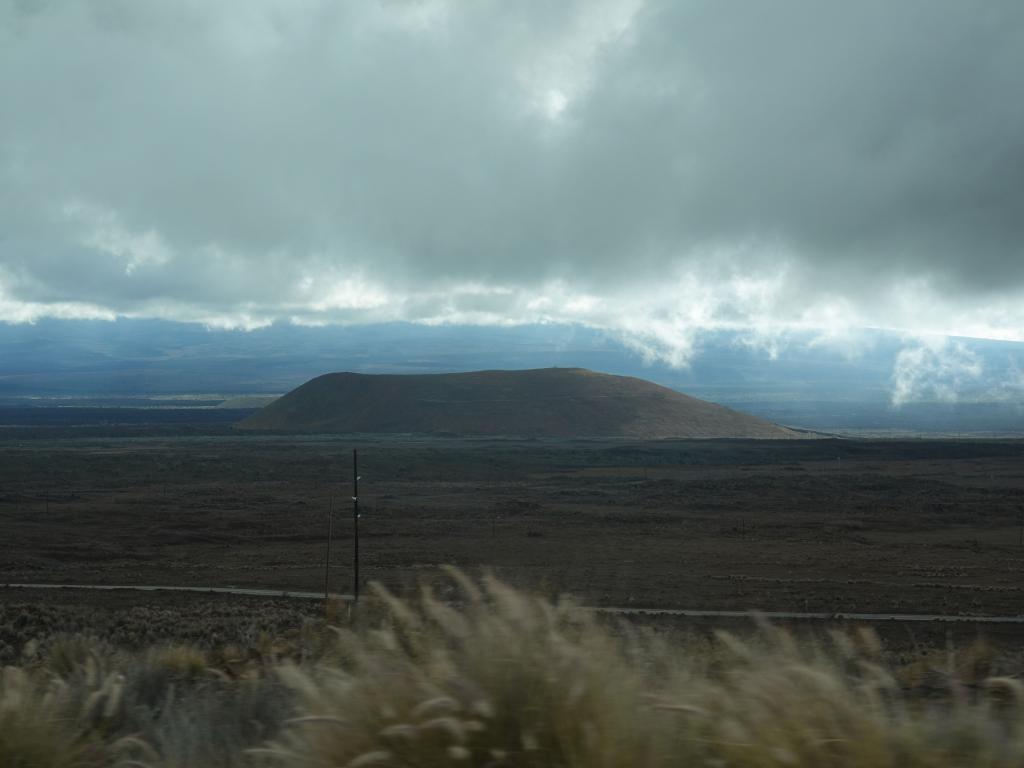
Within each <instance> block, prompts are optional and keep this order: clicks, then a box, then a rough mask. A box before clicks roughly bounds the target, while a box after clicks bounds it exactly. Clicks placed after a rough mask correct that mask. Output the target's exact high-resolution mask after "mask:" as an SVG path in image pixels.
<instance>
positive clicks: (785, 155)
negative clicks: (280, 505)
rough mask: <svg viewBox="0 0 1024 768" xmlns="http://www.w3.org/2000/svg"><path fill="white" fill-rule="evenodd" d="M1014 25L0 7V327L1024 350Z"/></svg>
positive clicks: (36, 1) (467, 7) (890, 15)
mask: <svg viewBox="0 0 1024 768" xmlns="http://www.w3.org/2000/svg"><path fill="white" fill-rule="evenodd" d="M1021 72H1024V4H1021V3H1020V2H1017V0H990V1H989V2H986V3H983V4H980V5H979V4H968V3H962V2H959V1H958V0H905V1H904V2H900V3H891V2H882V0H862V1H861V2H856V3H841V2H820V1H819V0H785V2H780V3H754V4H749V3H743V4H739V3H730V2H719V1H718V0H714V1H712V0H707V1H704V2H698V1H693V0H691V1H688V2H687V1H684V2H674V1H673V2H669V1H668V0H666V1H665V2H659V1H657V0H600V1H593V0H577V2H561V3H543V2H524V3H505V2H499V1H498V0H491V1H490V2H476V3H455V2H447V1H446V0H424V1H423V2H413V1H412V0H409V1H408V2H406V1H404V0H380V1H379V2H376V3H373V2H368V3H337V2H334V1H333V0H247V1H246V2H241V1H239V2H224V3H209V2H205V0H192V1H191V2H179V3H164V2H156V0H91V1H83V2H78V3H59V2H47V1H46V0H0V320H8V321H12V320H13V321H19V320H26V319H32V318H33V317H38V316H42V315H48V314H55V315H61V316H75V315H76V314H80V315H83V316H106V315H109V314H127V315H134V316H159V317H166V318H175V319H186V320H201V321H203V322H208V323H212V324H218V325H234V326H254V325H259V324H263V323H267V322H270V321H272V320H274V319H282V318H290V319H293V320H294V321H296V322H303V323H324V322H345V323H350V322H374V321H381V320H397V319H403V320H413V321H418V322H435V323H439V322H454V321H457V322H471V323H473V322H478V323H517V322H536V321H545V320H547V321H568V322H581V323H586V324H589V325H593V326H595V327H601V328H607V329H609V330H612V331H614V332H617V333H620V334H622V335H623V336H624V337H625V338H628V339H630V340H631V342H632V343H634V344H635V345H636V346H637V347H638V348H641V349H643V350H645V351H646V352H648V353H649V354H653V355H658V356H662V357H664V358H666V359H669V360H671V361H674V362H680V363H681V362H685V360H686V359H687V356H688V355H689V354H690V352H691V350H692V345H693V338H694V334H695V333H697V332H699V331H700V330H701V329H705V328H717V327H730V328H749V329H751V333H752V334H753V336H754V338H757V336H758V335H760V336H771V334H773V333H776V332H778V331H779V330H780V329H784V328H790V327H794V326H796V327H802V328H820V329H823V330H825V331H827V332H830V333H835V332H837V329H841V328H844V327H850V326H863V325H870V326H878V327H888V328H896V329H901V330H906V331H911V332H937V333H955V334H961V335H977V336H986V337H994V338H1010V339H1024V99H1021V98H1020V95H1019V91H1020V88H1019V78H1020V73H1021Z"/></svg>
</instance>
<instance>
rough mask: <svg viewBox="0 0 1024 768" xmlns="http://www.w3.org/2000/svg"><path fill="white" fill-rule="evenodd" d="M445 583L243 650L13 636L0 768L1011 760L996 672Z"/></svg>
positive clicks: (1017, 755) (1019, 756)
mask: <svg viewBox="0 0 1024 768" xmlns="http://www.w3.org/2000/svg"><path fill="white" fill-rule="evenodd" d="M451 575H452V578H453V579H454V581H455V583H457V584H458V592H457V594H456V595H455V597H457V600H456V601H455V602H454V603H453V602H442V601H441V600H439V599H438V598H437V597H435V596H434V594H432V593H431V592H430V591H429V590H427V591H424V593H423V595H422V597H421V599H419V600H418V601H415V602H413V603H410V602H403V601H400V600H398V599H396V598H394V597H393V596H391V595H389V594H388V593H386V592H383V591H382V590H381V591H378V598H377V600H376V601H374V602H370V603H368V604H367V605H365V606H361V608H360V610H361V611H364V613H363V615H362V616H361V617H360V621H358V622H355V623H352V622H347V623H348V624H349V626H347V627H329V626H327V625H324V624H321V623H308V624H306V625H305V627H304V628H303V629H302V630H301V631H299V632H297V633H295V634H294V635H293V636H291V637H289V638H277V639H270V638H256V639H255V640H256V642H255V644H254V645H252V646H250V647H244V646H240V645H229V646H224V647H216V648H213V649H207V650H199V649H197V648H192V647H187V646H170V647H152V648H149V649H148V650H143V651H135V652H125V651H121V650H118V649H117V648H114V647H112V646H110V645H107V644H106V643H105V642H103V641H101V640H95V639H93V640H90V639H87V638H83V637H81V636H67V635H58V636H54V637H50V638H47V639H44V640H42V641H40V642H32V643H30V644H29V646H28V647H27V648H26V649H25V652H24V655H23V659H22V661H21V662H20V663H19V665H18V666H9V667H6V668H4V669H3V671H2V673H0V765H3V766H5V768H8V767H9V768H28V767H29V766H31V768H72V767H76V768H84V767H86V766H93V767H99V766H115V765H119V766H124V768H128V767H129V766H134V767H135V768H140V767H143V766H152V767H153V768H157V767H164V768H171V767H174V768H184V767H185V766H189V768H207V767H212V766H281V768H300V767H301V768H314V767H320V766H323V767H324V768H327V767H329V766H331V767H333V766H350V767H351V768H358V767H360V766H361V767H364V768H365V767H367V766H382V767H386V766H393V767H395V768H413V767H416V768H434V767H435V766H479V767H480V768H483V767H484V766H491V767H492V768H498V767H499V766H508V767H509V768H554V767H556V766H557V767H564V768H594V766H606V767H608V768H627V767H628V768H648V767H649V768H655V767H661V766H666V767H667V766H739V767H740V768H744V767H746V766H751V767H753V766H762V767H768V766H779V768H782V767H783V766H788V767H791V768H792V767H794V766H795V767H796V768H801V767H803V766H808V767H811V766H813V767H814V768H821V767H822V766H848V767H849V768H857V767H859V766H863V767H864V768H867V767H869V766H870V768H877V767H878V766H892V767H893V768H896V766H900V767H901V768H903V767H910V768H913V767H914V766H922V767H924V766H928V767H930V768H941V767H942V766H962V765H971V766H993V767H996V766H1000V767H1001V766H1007V767H1008V766H1017V765H1020V764H1021V763H1022V761H1024V709H1022V707H1024V686H1022V685H1021V683H1020V682H1019V681H1017V680H1015V679H1010V678H1008V677H991V678H988V679H984V680H982V679H978V678H976V677H973V676H970V675H969V676H968V677H967V678H964V677H961V676H959V675H958V674H957V667H956V666H955V665H953V664H948V665H946V666H945V668H944V670H943V671H942V672H938V673H937V672H933V671H931V670H927V668H926V667H927V662H928V659H919V660H917V661H916V662H915V664H916V665H917V666H916V667H915V666H914V665H911V666H909V667H908V666H902V667H894V666H892V665H891V664H890V663H889V662H888V661H887V658H888V657H887V656H886V655H885V654H884V652H883V651H882V649H881V648H880V647H879V645H878V642H877V640H876V639H875V637H874V635H872V634H871V633H869V632H862V633H859V634H853V635H846V634H835V635H833V636H832V639H831V640H830V641H829V642H825V643H817V644H814V643H799V642H797V641H795V640H794V639H793V638H792V637H790V636H789V635H787V634H785V633H784V632H781V631H779V630H776V629H774V628H771V627H767V626H765V627H763V628H762V630H761V633H760V634H759V635H757V636H755V638H754V639H752V640H747V641H740V640H738V639H737V638H736V637H734V636H731V635H728V634H724V633H720V634H719V635H718V636H717V639H716V640H713V641H710V642H705V643H703V644H697V645H695V644H693V643H692V641H690V643H679V642H673V641H671V640H670V639H669V638H666V637H662V636H658V635H656V634H651V633H648V632H644V631H641V630H638V629H635V628H631V627H629V626H621V627H611V628H609V627H607V626H604V625H601V624H599V623H598V622H597V621H596V620H595V619H594V618H593V617H592V616H591V615H589V614H588V613H586V612H584V611H581V610H579V609H578V608H576V606H575V605H574V604H573V602H572V601H570V600H564V599H563V600H559V601H558V602H550V601H547V600H544V599H542V598H538V597H535V596H530V595H527V594H523V593H521V592H518V591H516V590H513V589H511V588H509V587H508V586H506V585H504V584H502V583H499V582H497V581H494V580H491V579H485V580H484V581H483V582H482V583H478V582H475V581H471V580H468V579H467V578H466V577H464V576H463V575H461V574H460V573H457V572H452V574H451ZM365 611H370V612H371V613H372V614H373V615H374V618H373V619H372V620H371V618H370V616H367V615H366V614H365ZM343 623H345V622H343ZM950 658H952V656H951V657H950ZM921 669H925V677H926V678H927V680H929V681H931V682H929V684H928V685H924V686H922V685H921V680H922V679H923V677H922V672H921ZM962 669H963V668H962ZM966 669H968V670H969V671H970V669H971V668H970V667H968V668H966ZM977 670H978V667H977V665H975V666H974V668H973V672H974V673H976V672H977ZM936 680H937V683H936V682H935V681H936Z"/></svg>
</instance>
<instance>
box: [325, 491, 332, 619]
mask: <svg viewBox="0 0 1024 768" xmlns="http://www.w3.org/2000/svg"><path fill="white" fill-rule="evenodd" d="M333 535H334V497H333V496H331V497H330V500H329V501H328V502H327V556H326V557H325V558H324V604H325V606H326V604H327V602H328V601H329V600H330V595H331V538H332V537H333Z"/></svg>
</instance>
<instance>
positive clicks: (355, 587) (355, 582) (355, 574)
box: [352, 448, 359, 603]
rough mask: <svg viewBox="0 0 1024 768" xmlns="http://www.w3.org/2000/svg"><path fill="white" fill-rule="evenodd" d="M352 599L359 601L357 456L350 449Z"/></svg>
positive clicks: (354, 450) (353, 450) (354, 451)
mask: <svg viewBox="0 0 1024 768" xmlns="http://www.w3.org/2000/svg"><path fill="white" fill-rule="evenodd" d="M352 532H353V536H352V547H353V551H352V560H353V562H354V564H355V567H354V569H353V571H352V601H353V602H355V603H358V602H359V457H358V453H357V452H356V449H355V448H353V449H352Z"/></svg>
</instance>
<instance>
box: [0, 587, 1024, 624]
mask: <svg viewBox="0 0 1024 768" xmlns="http://www.w3.org/2000/svg"><path fill="white" fill-rule="evenodd" d="M0 587H13V588H17V589H95V590H104V591H112V590H120V589H130V590H134V591H136V592H201V593H207V594H221V595H245V596H249V597H290V598H296V599H299V600H323V598H324V593H323V592H299V591H295V590H289V589H242V588H240V587H171V586H151V585H143V586H139V585H117V584H0ZM331 597H333V598H335V599H337V600H348V601H351V600H352V595H343V594H332V595H331ZM585 610H589V611H598V612H600V613H610V614H616V615H622V616H631V615H635V616H659V615H660V616H689V617H693V618H699V619H707V618H710V619H713V618H723V619H743V618H751V617H753V616H755V615H756V616H760V617H763V618H765V619H768V620H769V621H770V620H789V619H799V620H808V621H897V622H921V621H947V622H960V623H964V624H1024V616H960V615H946V614H939V613H847V612H838V613H825V612H813V611H756V612H754V611H713V610H694V609H689V608H621V607H611V606H586V607H585Z"/></svg>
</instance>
